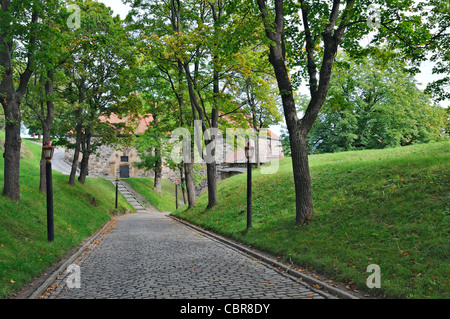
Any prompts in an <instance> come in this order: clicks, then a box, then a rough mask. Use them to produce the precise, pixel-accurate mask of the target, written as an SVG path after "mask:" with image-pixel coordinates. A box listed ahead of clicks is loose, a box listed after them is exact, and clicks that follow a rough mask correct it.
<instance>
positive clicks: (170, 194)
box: [124, 178, 183, 212]
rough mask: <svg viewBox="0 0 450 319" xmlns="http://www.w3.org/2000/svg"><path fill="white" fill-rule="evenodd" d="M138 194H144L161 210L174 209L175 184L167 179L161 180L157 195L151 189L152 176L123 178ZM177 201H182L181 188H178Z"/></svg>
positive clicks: (168, 210)
mask: <svg viewBox="0 0 450 319" xmlns="http://www.w3.org/2000/svg"><path fill="white" fill-rule="evenodd" d="M124 180H125V181H126V182H128V183H129V184H130V185H131V186H132V187H133V188H134V189H135V190H136V192H138V193H139V194H141V195H142V196H144V197H145V198H146V199H148V201H149V202H150V203H152V205H153V206H155V207H156V209H158V210H160V211H162V212H170V211H173V210H175V207H176V206H175V184H174V183H172V182H171V181H169V180H165V179H163V180H162V181H161V192H162V195H159V194H158V193H156V192H155V191H154V190H153V183H154V179H153V178H125V179H124ZM178 196H179V197H178V201H179V202H181V201H182V197H183V196H182V194H181V189H180V188H178Z"/></svg>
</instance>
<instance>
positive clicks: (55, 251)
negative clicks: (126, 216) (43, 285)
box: [0, 131, 133, 298]
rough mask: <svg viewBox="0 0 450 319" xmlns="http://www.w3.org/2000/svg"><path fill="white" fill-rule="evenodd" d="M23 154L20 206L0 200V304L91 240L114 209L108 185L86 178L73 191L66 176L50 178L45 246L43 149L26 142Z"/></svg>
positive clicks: (0, 176) (122, 202)
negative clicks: (50, 238)
mask: <svg viewBox="0 0 450 319" xmlns="http://www.w3.org/2000/svg"><path fill="white" fill-rule="evenodd" d="M3 139H4V132H2V131H0V140H3ZM1 145H3V143H1ZM22 148H23V152H22V153H23V156H24V158H23V159H22V160H21V176H20V178H21V180H20V185H21V201H20V202H19V203H17V202H13V201H11V200H9V199H7V198H5V197H3V196H1V195H0V298H8V297H10V296H11V295H12V294H13V293H14V292H16V291H17V290H19V289H20V288H21V287H22V286H23V285H26V284H27V283H29V282H30V281H31V280H32V279H33V278H34V277H36V276H38V275H40V274H41V273H42V272H43V271H44V270H45V269H46V268H47V267H49V266H51V265H52V264H54V263H56V262H57V261H58V260H60V259H61V258H62V257H63V256H64V255H65V254H66V253H67V252H68V251H69V250H70V249H72V248H74V247H77V246H78V245H79V244H80V243H81V242H82V241H84V240H85V239H86V238H87V237H89V236H90V235H91V234H93V233H94V232H95V231H96V230H97V229H99V228H100V227H101V226H102V225H103V224H104V223H105V222H107V221H108V220H109V219H110V218H111V217H112V212H113V210H114V204H115V191H114V186H113V185H112V184H111V183H110V182H108V181H106V180H104V179H93V178H88V179H87V181H86V185H84V186H83V185H81V184H79V183H76V185H75V186H74V187H71V186H69V185H68V176H64V175H62V174H60V173H58V172H53V189H54V221H55V241H54V242H53V243H48V242H47V226H46V223H47V220H46V216H47V206H46V195H45V194H42V193H40V192H39V191H38V186H39V159H40V154H41V146H39V145H36V144H33V143H31V142H29V141H24V146H23V147H22ZM1 152H3V151H1ZM0 190H3V157H1V156H0ZM119 203H120V207H119V211H120V212H125V211H128V210H129V211H132V210H133V208H132V207H131V206H130V205H129V204H128V202H127V201H126V200H125V199H124V198H123V197H122V196H121V197H120V201H119Z"/></svg>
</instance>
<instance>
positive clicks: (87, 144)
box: [78, 132, 91, 184]
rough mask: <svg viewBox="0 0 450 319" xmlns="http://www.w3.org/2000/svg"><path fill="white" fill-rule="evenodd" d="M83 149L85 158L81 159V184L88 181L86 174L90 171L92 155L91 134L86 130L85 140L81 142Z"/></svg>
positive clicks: (79, 178) (79, 179) (79, 177)
mask: <svg viewBox="0 0 450 319" xmlns="http://www.w3.org/2000/svg"><path fill="white" fill-rule="evenodd" d="M81 150H82V152H81V153H82V154H83V158H82V159H81V167H80V176H78V181H79V182H80V183H81V184H84V183H85V182H86V176H87V175H88V173H89V157H90V156H91V134H90V133H89V132H86V133H85V134H84V138H83V141H82V142H81Z"/></svg>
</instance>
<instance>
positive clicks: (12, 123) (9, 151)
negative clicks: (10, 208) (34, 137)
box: [3, 95, 22, 201]
mask: <svg viewBox="0 0 450 319" xmlns="http://www.w3.org/2000/svg"><path fill="white" fill-rule="evenodd" d="M13 96H15V95H13ZM4 110H5V120H6V126H5V152H4V154H3V157H4V160H5V161H4V186H3V195H4V196H7V197H9V198H10V199H12V200H16V201H19V200H20V177H19V176H20V150H21V147H22V139H21V138H20V121H21V116H20V103H19V101H18V100H17V99H16V98H12V99H10V98H7V99H6V107H5V105H4Z"/></svg>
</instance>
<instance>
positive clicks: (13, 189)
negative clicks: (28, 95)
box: [0, 0, 39, 201]
mask: <svg viewBox="0 0 450 319" xmlns="http://www.w3.org/2000/svg"><path fill="white" fill-rule="evenodd" d="M0 5H1V10H2V12H3V13H4V14H6V15H7V14H8V13H9V10H10V6H11V1H10V0H4V1H1V3H0ZM38 18H39V15H38V13H37V11H36V9H35V8H33V13H32V15H31V20H30V24H29V26H30V37H29V40H28V41H27V42H28V43H27V44H28V50H27V65H26V68H25V70H24V71H23V73H21V74H20V80H19V85H18V87H17V89H16V88H15V83H14V74H13V73H14V71H13V62H12V61H13V50H14V44H13V40H14V38H15V36H16V35H15V34H11V32H12V31H11V29H9V28H6V29H5V30H2V31H1V33H0V66H2V67H3V74H2V75H1V77H0V78H1V82H0V103H1V104H2V106H3V110H4V112H5V122H6V123H5V124H6V125H5V151H4V153H3V157H4V184H3V185H4V186H3V195H4V196H7V197H9V198H10V199H12V200H15V201H19V200H20V150H21V147H22V139H21V137H20V125H21V120H22V117H21V114H20V100H21V99H22V97H23V96H24V94H25V91H26V88H27V86H28V82H29V81H30V78H31V76H32V74H33V71H32V65H33V60H34V51H35V48H36V28H37V21H38Z"/></svg>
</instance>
